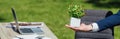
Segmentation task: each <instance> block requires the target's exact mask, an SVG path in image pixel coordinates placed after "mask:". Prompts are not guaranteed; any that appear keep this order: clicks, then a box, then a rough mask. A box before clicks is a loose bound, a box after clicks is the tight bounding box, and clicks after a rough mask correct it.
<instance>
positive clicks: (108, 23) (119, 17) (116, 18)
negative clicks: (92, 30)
mask: <svg viewBox="0 0 120 39" xmlns="http://www.w3.org/2000/svg"><path fill="white" fill-rule="evenodd" d="M96 23H97V24H98V27H99V30H104V29H106V28H110V27H113V26H115V25H119V24H120V10H119V11H118V13H117V14H114V15H111V16H109V17H107V18H105V19H103V20H100V21H98V22H96Z"/></svg>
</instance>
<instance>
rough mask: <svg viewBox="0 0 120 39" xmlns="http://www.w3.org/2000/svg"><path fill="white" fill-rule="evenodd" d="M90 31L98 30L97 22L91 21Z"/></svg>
mask: <svg viewBox="0 0 120 39" xmlns="http://www.w3.org/2000/svg"><path fill="white" fill-rule="evenodd" d="M92 27H93V28H92V31H93V32H96V31H98V30H99V27H98V24H97V23H92Z"/></svg>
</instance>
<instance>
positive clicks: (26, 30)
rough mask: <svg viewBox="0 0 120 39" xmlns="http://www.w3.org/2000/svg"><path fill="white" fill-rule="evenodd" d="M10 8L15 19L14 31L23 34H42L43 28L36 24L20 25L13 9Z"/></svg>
mask: <svg viewBox="0 0 120 39" xmlns="http://www.w3.org/2000/svg"><path fill="white" fill-rule="evenodd" d="M11 10H12V13H13V17H14V20H15V25H13V26H15V31H16V32H19V33H20V34H24V35H28V34H39V35H41V34H44V32H43V30H42V28H41V27H39V26H38V25H34V26H33V25H32V26H31V25H27V26H22V25H19V23H18V20H17V16H16V13H15V10H14V9H13V8H11Z"/></svg>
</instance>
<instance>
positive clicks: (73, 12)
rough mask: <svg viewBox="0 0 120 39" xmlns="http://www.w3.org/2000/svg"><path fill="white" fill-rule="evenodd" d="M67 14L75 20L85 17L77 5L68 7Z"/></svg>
mask: <svg viewBox="0 0 120 39" xmlns="http://www.w3.org/2000/svg"><path fill="white" fill-rule="evenodd" d="M68 13H69V15H70V16H71V17H75V18H81V17H83V16H84V15H85V13H84V10H83V8H82V7H81V6H78V5H71V6H69V8H68Z"/></svg>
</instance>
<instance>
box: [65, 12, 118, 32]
mask: <svg viewBox="0 0 120 39" xmlns="http://www.w3.org/2000/svg"><path fill="white" fill-rule="evenodd" d="M118 24H120V10H119V12H118V13H117V14H114V15H111V16H109V17H107V18H105V19H103V20H100V21H98V22H96V23H92V24H90V25H85V24H81V25H80V27H77V28H76V27H70V26H69V25H67V27H68V28H71V29H73V30H75V31H76V30H77V31H78V30H80V31H90V30H92V31H99V30H104V29H107V28H109V27H113V26H115V25H118Z"/></svg>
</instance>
